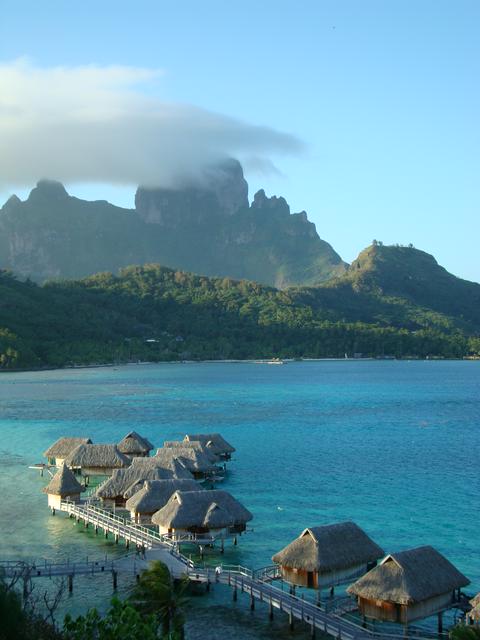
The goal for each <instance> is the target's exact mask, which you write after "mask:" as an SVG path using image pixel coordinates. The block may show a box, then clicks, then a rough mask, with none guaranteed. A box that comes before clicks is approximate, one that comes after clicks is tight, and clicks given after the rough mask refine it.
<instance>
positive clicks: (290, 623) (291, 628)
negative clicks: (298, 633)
mask: <svg viewBox="0 0 480 640" xmlns="http://www.w3.org/2000/svg"><path fill="white" fill-rule="evenodd" d="M288 628H289V629H290V631H293V613H292V612H291V611H290V613H289V614H288Z"/></svg>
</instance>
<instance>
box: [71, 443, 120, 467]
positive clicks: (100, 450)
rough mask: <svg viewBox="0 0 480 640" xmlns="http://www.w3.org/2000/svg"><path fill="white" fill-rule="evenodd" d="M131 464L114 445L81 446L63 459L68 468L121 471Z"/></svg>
mask: <svg viewBox="0 0 480 640" xmlns="http://www.w3.org/2000/svg"><path fill="white" fill-rule="evenodd" d="M130 463H131V460H130V458H127V456H126V455H124V454H123V453H121V452H120V451H119V450H118V448H117V445H116V444H81V445H80V446H79V447H77V448H76V449H74V450H73V451H72V453H70V455H68V456H67V457H66V459H65V464H67V465H68V466H69V467H97V468H104V469H112V468H113V469H122V468H125V467H128V466H129V465H130Z"/></svg>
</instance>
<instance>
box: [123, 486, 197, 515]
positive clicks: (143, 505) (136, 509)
mask: <svg viewBox="0 0 480 640" xmlns="http://www.w3.org/2000/svg"><path fill="white" fill-rule="evenodd" d="M130 491H131V490H129V493H130ZM175 491H204V489H203V488H202V487H201V486H200V485H199V484H198V482H196V481H195V480H178V479H175V480H146V481H145V482H144V483H143V485H142V488H141V489H140V490H139V491H136V492H135V493H134V495H133V496H132V497H131V498H129V499H128V500H127V502H126V505H125V506H126V508H127V509H128V511H130V516H131V518H132V520H134V521H135V522H136V523H137V524H151V522H152V516H153V514H154V513H155V512H156V511H158V510H159V509H161V508H162V507H164V506H165V505H166V504H167V502H168V501H169V500H170V498H171V496H172V495H173V494H174V493H175Z"/></svg>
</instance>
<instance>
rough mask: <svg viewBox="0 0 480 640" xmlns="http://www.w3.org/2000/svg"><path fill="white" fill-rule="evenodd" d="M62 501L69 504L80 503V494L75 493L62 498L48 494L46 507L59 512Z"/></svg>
mask: <svg viewBox="0 0 480 640" xmlns="http://www.w3.org/2000/svg"><path fill="white" fill-rule="evenodd" d="M62 500H70V502H80V494H79V493H75V494H73V495H71V496H64V497H62V496H58V495H55V494H53V493H49V494H48V506H49V507H50V508H51V509H57V510H60V503H61V502H62Z"/></svg>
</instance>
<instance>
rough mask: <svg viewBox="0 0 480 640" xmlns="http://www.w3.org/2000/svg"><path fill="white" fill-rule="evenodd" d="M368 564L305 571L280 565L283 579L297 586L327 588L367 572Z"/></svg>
mask: <svg viewBox="0 0 480 640" xmlns="http://www.w3.org/2000/svg"><path fill="white" fill-rule="evenodd" d="M369 568H371V566H370V565H368V566H367V565H366V564H361V565H355V566H353V567H348V568H347V569H342V570H341V571H326V572H324V573H318V571H306V570H305V569H294V568H292V567H285V566H281V567H280V570H281V574H282V577H283V579H284V580H286V581H287V582H290V583H292V584H296V585H298V586H299V587H310V588H311V589H327V588H330V587H335V586H336V585H339V584H345V583H346V582H348V581H349V580H353V579H355V578H358V577H360V576H363V575H364V574H365V573H367V571H368V569H369Z"/></svg>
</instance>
